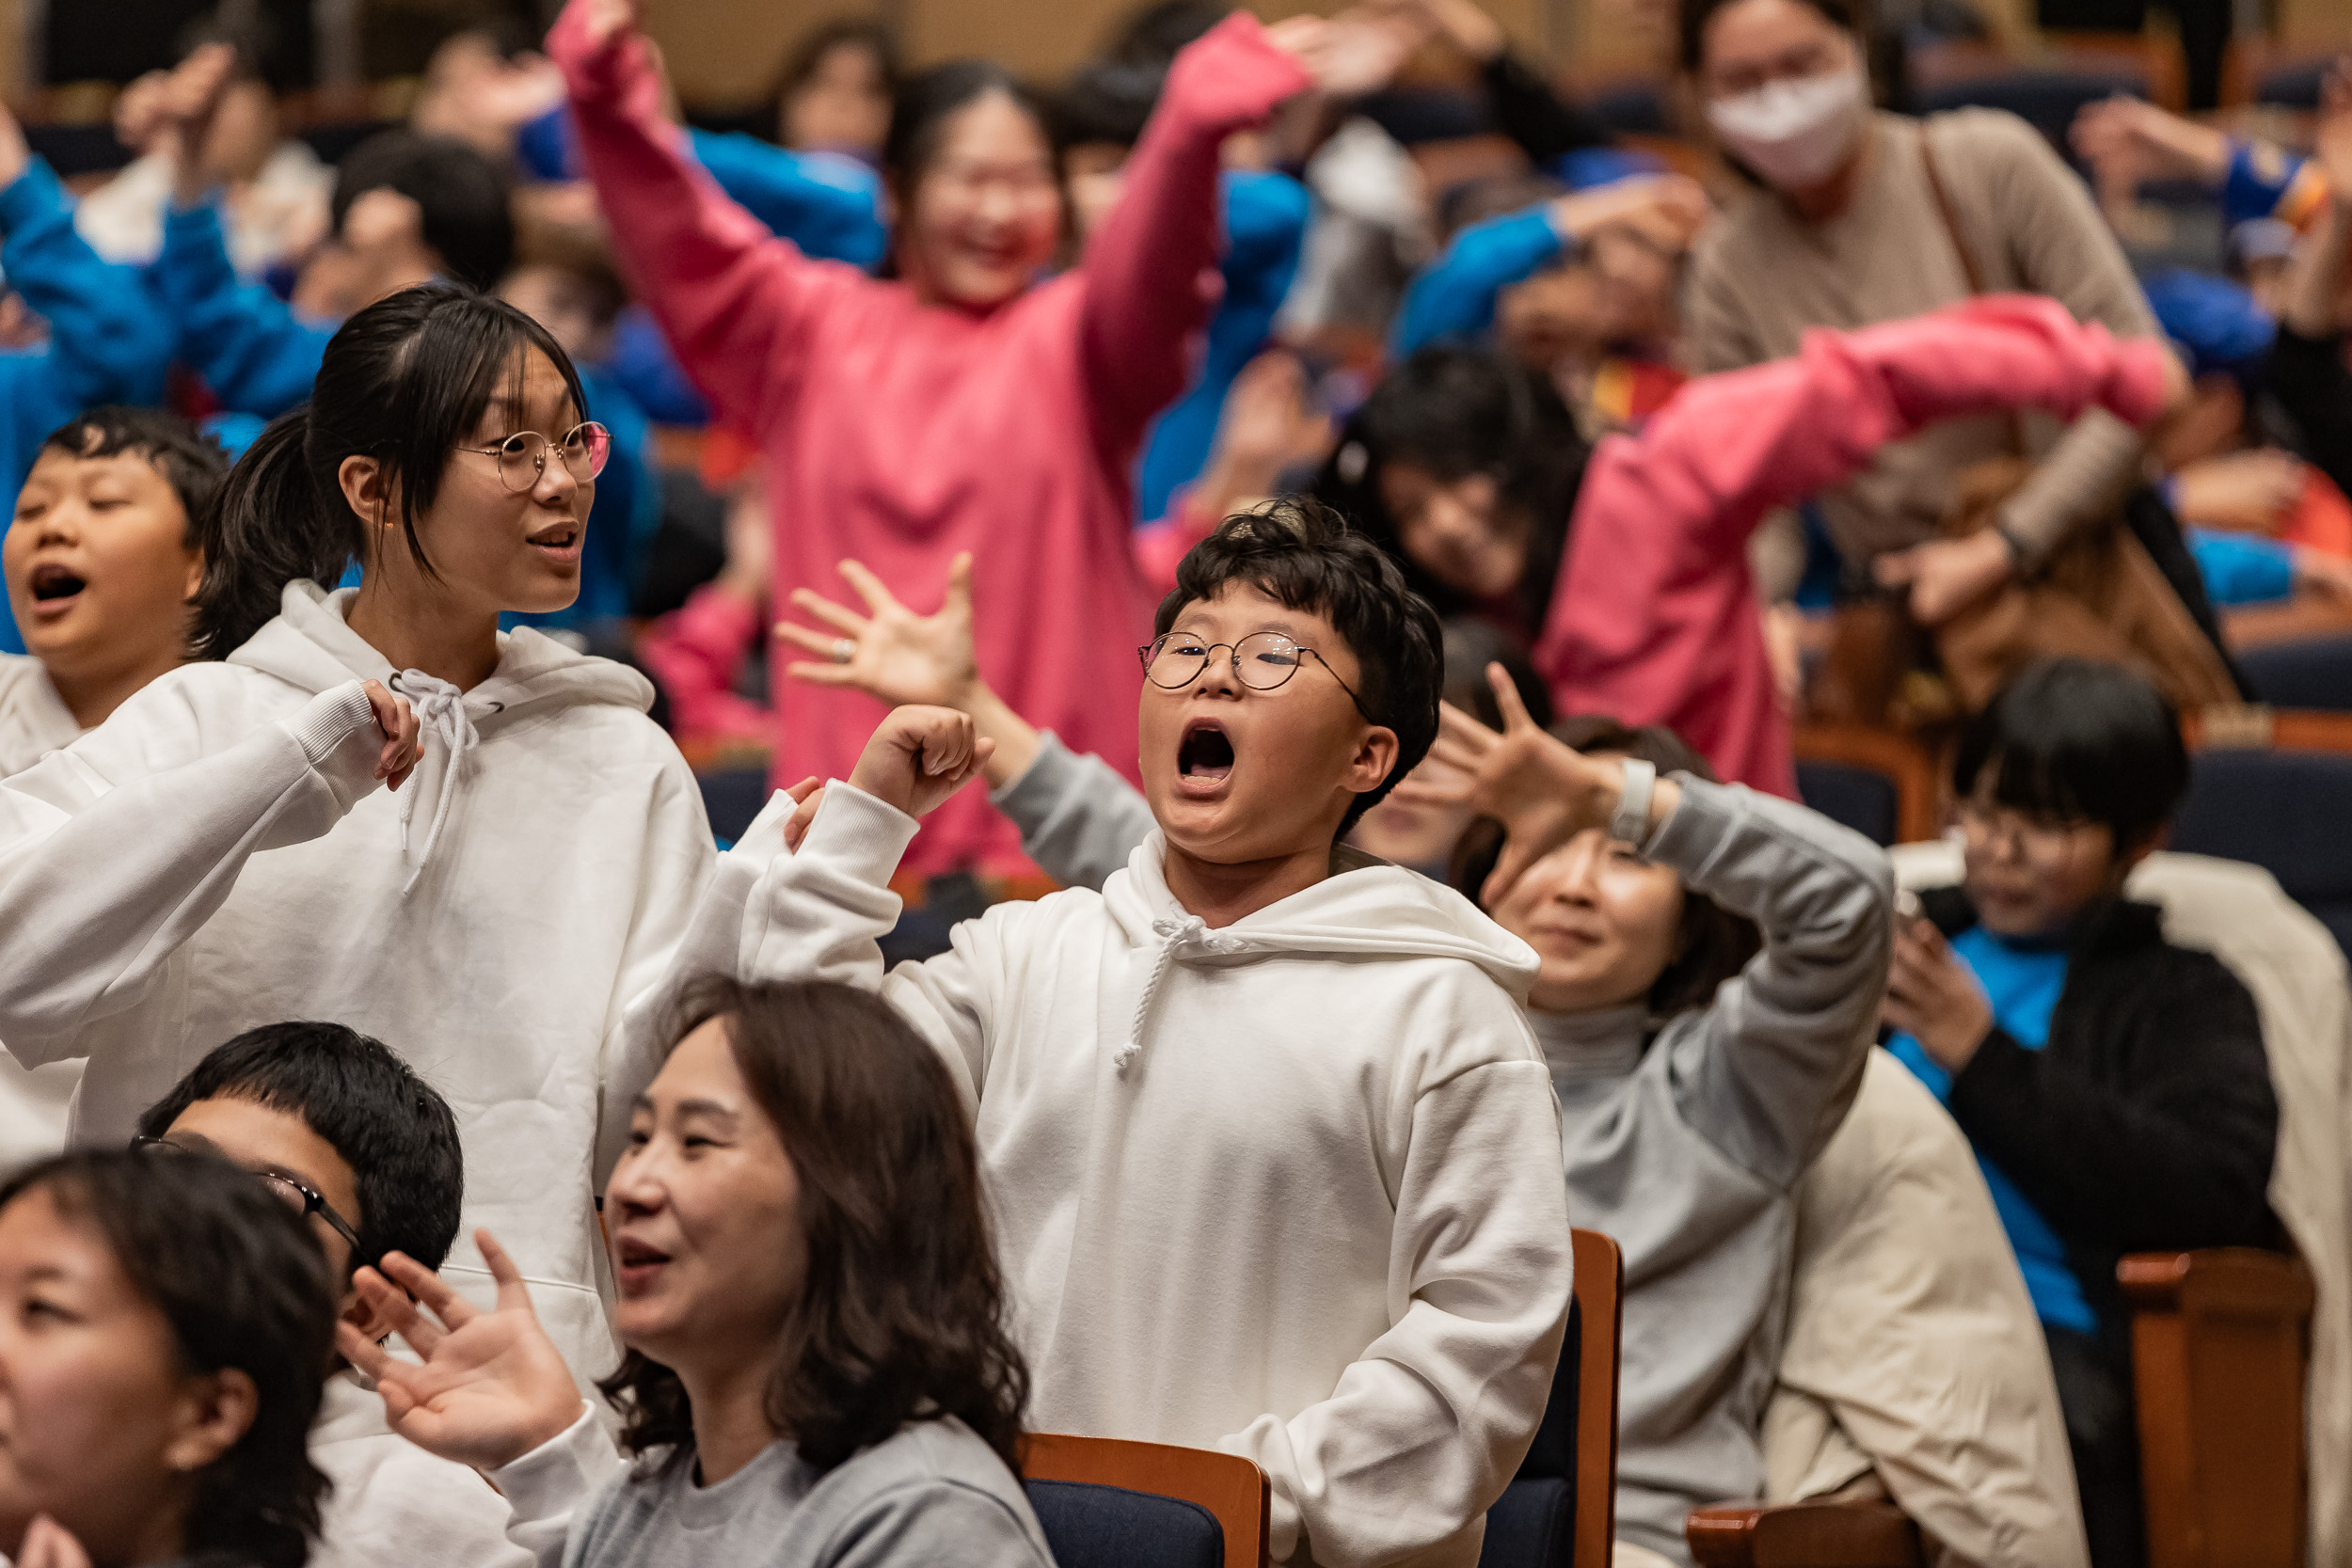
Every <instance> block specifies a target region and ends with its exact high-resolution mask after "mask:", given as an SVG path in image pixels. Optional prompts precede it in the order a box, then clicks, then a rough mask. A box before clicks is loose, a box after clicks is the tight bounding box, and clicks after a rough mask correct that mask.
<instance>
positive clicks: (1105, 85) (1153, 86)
mask: <svg viewBox="0 0 2352 1568" xmlns="http://www.w3.org/2000/svg"><path fill="white" fill-rule="evenodd" d="M1167 80H1168V68H1167V67H1166V66H1163V65H1137V64H1131V63H1129V62H1127V61H1123V60H1094V61H1091V62H1089V63H1088V64H1086V65H1082V66H1080V67H1079V68H1078V69H1077V70H1076V71H1073V72H1072V74H1071V77H1070V80H1069V81H1067V82H1065V83H1063V84H1062V89H1061V91H1060V92H1059V93H1057V94H1056V95H1055V98H1054V140H1055V141H1056V142H1057V144H1058V145H1060V146H1062V147H1066V148H1068V147H1085V146H1088V145H1090V144H1095V143H1102V144H1107V145H1109V146H1112V147H1128V148H1132V147H1134V146H1135V145H1136V142H1137V141H1138V140H1140V139H1141V138H1142V135H1143V127H1144V126H1145V124H1146V123H1147V122H1149V121H1150V119H1152V108H1153V107H1154V106H1155V105H1157V104H1158V103H1159V101H1160V87H1161V86H1162V85H1163V84H1164V83H1166V82H1167Z"/></svg>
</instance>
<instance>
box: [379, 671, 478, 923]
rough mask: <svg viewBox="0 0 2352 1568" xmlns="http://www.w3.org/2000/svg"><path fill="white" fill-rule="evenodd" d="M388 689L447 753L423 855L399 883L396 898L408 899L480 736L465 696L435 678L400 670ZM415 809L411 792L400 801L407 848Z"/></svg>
mask: <svg viewBox="0 0 2352 1568" xmlns="http://www.w3.org/2000/svg"><path fill="white" fill-rule="evenodd" d="M392 689H393V690H395V691H397V692H399V693H400V694H401V695H402V696H404V697H405V698H407V699H408V703H409V705H410V706H411V707H413V708H414V709H415V710H416V715H417V727H418V729H419V731H420V732H421V733H429V734H432V735H436V736H439V737H440V741H441V750H442V751H444V752H447V753H448V754H449V766H448V767H446V768H443V769H442V771H441V794H440V799H438V800H436V801H435V802H434V805H433V825H432V826H431V827H429V828H427V829H426V830H425V831H424V852H423V853H421V854H420V855H419V856H418V857H417V863H416V866H415V868H414V869H412V870H411V871H410V872H409V873H408V879H407V880H406V881H405V882H404V883H402V884H401V888H400V895H401V896H402V897H404V898H405V897H407V896H408V891H409V889H411V888H413V887H415V886H416V885H417V879H418V878H420V877H421V876H423V875H424V868H425V863H427V862H429V861H430V860H432V858H433V847H434V846H435V845H436V844H437V843H439V842H440V838H441V824H442V823H444V822H446V821H448V820H449V807H450V802H451V800H454V799H455V798H456V795H457V775H458V771H459V769H461V768H464V767H465V765H466V761H467V759H468V758H469V757H470V756H472V755H473V749H474V747H475V746H476V745H477V744H479V743H480V741H481V739H482V737H481V736H480V735H479V734H477V733H476V732H475V730H474V727H473V721H472V720H471V719H469V718H468V717H467V715H466V694H465V693H464V692H462V691H460V690H458V689H457V688H456V687H454V686H453V685H451V684H450V683H449V682H448V681H445V680H442V679H440V678H439V677H438V676H435V675H428V674H426V673H424V672H423V671H421V670H403V671H402V672H401V673H399V674H398V675H396V676H394V677H393V679H392ZM416 809H417V796H416V791H414V790H411V791H409V792H408V794H407V796H406V797H405V799H403V800H402V801H401V802H400V843H401V847H402V848H404V849H405V848H406V847H408V818H409V817H410V816H412V815H414V813H415V812H416Z"/></svg>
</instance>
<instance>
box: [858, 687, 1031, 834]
mask: <svg viewBox="0 0 2352 1568" xmlns="http://www.w3.org/2000/svg"><path fill="white" fill-rule="evenodd" d="M995 749H996V743H995V742H994V741H993V740H987V739H983V738H981V736H979V735H978V734H977V732H975V731H974V729H973V727H972V721H971V718H970V717H969V716H968V715H965V714H961V713H958V712H956V711H955V710H954V709H953V708H945V707H902V708H897V709H894V710H893V711H892V712H891V714H890V716H889V717H888V718H886V719H884V720H883V721H882V725H881V727H880V728H878V729H876V730H875V731H874V737H873V738H872V739H871V740H868V741H867V742H866V753H865V755H863V756H861V757H859V758H858V759H857V767H856V768H854V769H852V770H851V771H850V784H851V785H853V786H854V787H856V788H858V789H862V790H864V791H865V792H866V794H868V795H871V796H872V797H874V799H876V800H882V801H885V802H887V803H888V804H890V805H893V806H896V807H898V810H900V811H902V812H905V813H906V814H907V815H908V816H924V815H926V814H927V813H929V812H930V811H931V810H933V809H934V808H936V807H937V806H938V805H939V803H940V802H941V801H943V800H946V799H947V797H949V796H950V795H953V794H954V793H955V792H956V791H957V790H959V789H961V788H962V787H963V786H964V785H965V784H969V783H971V782H972V777H973V775H974V774H976V773H977V772H978V771H979V770H980V765H981V764H982V763H984V762H986V761H987V760H988V758H989V754H990V753H991V752H993V751H995Z"/></svg>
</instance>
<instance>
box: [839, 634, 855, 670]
mask: <svg viewBox="0 0 2352 1568" xmlns="http://www.w3.org/2000/svg"><path fill="white" fill-rule="evenodd" d="M855 657H857V644H856V643H855V642H852V641H850V639H848V638H846V637H836V638H834V640H833V661H834V663H835V664H847V663H849V662H850V660H851V659H852V658H855Z"/></svg>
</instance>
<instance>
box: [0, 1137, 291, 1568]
mask: <svg viewBox="0 0 2352 1568" xmlns="http://www.w3.org/2000/svg"><path fill="white" fill-rule="evenodd" d="M167 1164H168V1167H169V1168H168V1169H166V1168H164V1167H165V1166H166V1165H167ZM334 1322H335V1294H334V1291H332V1290H331V1289H330V1288H329V1285H328V1282H327V1276H326V1258H325V1256H324V1254H323V1253H322V1252H321V1251H320V1249H319V1245H318V1243H316V1242H315V1241H313V1240H312V1239H311V1236H310V1230H309V1228H308V1226H307V1222H306V1221H305V1220H304V1218H303V1216H302V1215H301V1214H300V1213H299V1212H296V1211H295V1210H294V1209H292V1208H289V1207H288V1206H287V1205H286V1204H284V1203H282V1202H280V1201H279V1200H278V1198H277V1197H276V1196H273V1195H272V1193H271V1192H270V1189H269V1188H268V1187H267V1186H265V1185H263V1184H262V1182H261V1181H259V1180H255V1179H254V1178H253V1177H252V1176H250V1175H248V1174H246V1172H244V1171H242V1170H239V1169H238V1168H237V1167H235V1166H234V1165H231V1164H228V1163H227V1162H226V1161H222V1160H215V1159H213V1158H212V1157H210V1156H209V1155H202V1154H179V1153H172V1154H155V1153H143V1152H136V1151H132V1150H108V1151H105V1152H97V1151H90V1152H83V1153H75V1154H65V1155H59V1156H57V1157H56V1158H54V1159H50V1160H44V1161H42V1162H40V1164H35V1165H33V1166H31V1167H30V1168H28V1169H26V1170H24V1171H22V1172H20V1173H19V1174H18V1175H16V1176H15V1177H13V1178H11V1179H10V1180H8V1183H7V1184H6V1185H5V1186H0V1548H5V1549H6V1551H7V1552H8V1556H9V1557H10V1558H11V1559H12V1560H14V1561H15V1562H16V1564H17V1568H92V1565H93V1564H95V1565H97V1568H144V1565H147V1564H164V1563H181V1564H189V1565H191V1568H193V1565H196V1564H201V1565H202V1568H301V1564H302V1563H303V1561H304V1560H306V1559H307V1558H308V1557H309V1556H310V1546H311V1544H312V1543H313V1542H314V1541H315V1540H316V1539H317V1536H318V1526H319V1495H320V1493H322V1492H323V1491H325V1490H326V1477H325V1476H324V1475H322V1474H321V1473H320V1472H319V1470H318V1469H317V1468H316V1467H315V1466H314V1465H311V1463H310V1457H309V1453H308V1442H309V1437H310V1422H311V1419H312V1418H314V1417H315V1416H316V1415H317V1413H318V1406H319V1386H320V1385H319V1374H320V1372H321V1371H322V1370H324V1369H325V1368H326V1365H327V1364H328V1362H329V1360H330V1359H331V1358H332V1355H333V1352H334V1340H333V1338H332V1335H333V1325H334Z"/></svg>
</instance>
